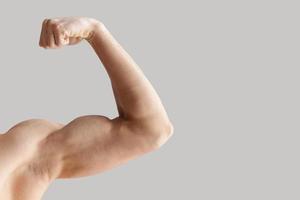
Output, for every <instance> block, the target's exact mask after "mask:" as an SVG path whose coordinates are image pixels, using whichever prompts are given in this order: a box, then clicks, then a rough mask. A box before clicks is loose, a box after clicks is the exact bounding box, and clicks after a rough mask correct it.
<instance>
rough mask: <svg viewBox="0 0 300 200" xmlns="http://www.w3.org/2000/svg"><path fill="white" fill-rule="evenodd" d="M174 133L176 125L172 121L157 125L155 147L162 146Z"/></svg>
mask: <svg viewBox="0 0 300 200" xmlns="http://www.w3.org/2000/svg"><path fill="white" fill-rule="evenodd" d="M173 134H174V126H173V124H172V123H171V122H168V123H165V124H160V125H158V126H157V129H156V134H155V136H154V137H155V138H154V145H153V146H154V147H153V148H154V149H159V148H160V147H162V146H163V145H164V144H165V143H166V142H167V141H168V140H169V139H170V138H171V136H172V135H173Z"/></svg>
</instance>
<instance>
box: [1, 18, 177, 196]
mask: <svg viewBox="0 0 300 200" xmlns="http://www.w3.org/2000/svg"><path fill="white" fill-rule="evenodd" d="M82 40H86V41H87V42H88V43H89V44H90V45H91V46H92V48H93V49H94V50H95V52H96V54H97V55H98V57H99V59H100V61H101V62H102V63H103V65H104V67H105V70H106V71H107V73H108V75H109V78H110V80H111V85H112V89H113V93H114V96H115V100H116V104H117V108H118V113H119V116H117V117H115V118H113V119H110V118H108V117H105V116H101V115H85V116H80V117H77V118H75V119H73V120H72V121H71V122H69V123H68V124H66V125H64V124H61V123H57V122H50V121H48V120H45V119H30V120H26V121H22V122H20V123H19V124H17V125H15V126H13V127H12V128H10V129H9V130H8V131H7V132H6V133H5V134H0V199H1V200H38V199H41V198H42V196H43V194H44V192H45V191H46V190H47V188H48V186H49V185H50V184H51V183H52V182H53V181H54V180H55V179H58V178H74V177H81V176H90V175H93V174H96V173H100V172H103V171H105V170H109V169H112V168H114V167H116V166H118V165H121V164H123V163H126V162H127V161H129V160H131V159H134V158H136V157H138V156H141V155H143V154H145V153H148V152H150V151H154V150H156V149H158V148H159V147H161V146H162V145H163V144H164V143H165V142H166V141H167V140H168V139H169V138H170V136H171V135H172V134H173V126H172V124H171V122H170V120H169V118H168V116H167V113H166V111H165V109H164V107H163V105H162V103H161V101H160V98H159V96H158V95H157V93H156V92H155V90H154V89H153V87H152V86H151V84H150V82H149V81H148V80H147V78H146V77H145V76H144V75H143V72H142V71H141V69H140V68H139V67H138V66H137V64H136V63H135V62H134V61H133V60H132V58H131V57H130V56H129V55H128V54H127V53H126V51H125V50H124V49H123V48H122V47H121V46H120V44H119V43H118V42H117V41H116V40H115V39H114V38H113V36H112V35H111V34H110V33H109V31H108V30H107V29H106V27H105V26H104V24H103V23H101V22H99V21H97V20H96V19H94V18H88V17H60V18H54V19H46V20H44V21H43V25H42V30H41V36H40V42H39V45H40V46H41V47H43V48H45V49H53V48H61V47H63V46H65V45H74V44H77V43H78V42H80V41H82ZM55 98H63V97H58V96H57V97H55Z"/></svg>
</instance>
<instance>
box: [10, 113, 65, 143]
mask: <svg viewBox="0 0 300 200" xmlns="http://www.w3.org/2000/svg"><path fill="white" fill-rule="evenodd" d="M63 126H64V125H63V124H61V123H58V122H54V121H50V120H47V119H39V118H32V119H26V120H23V121H21V122H19V123H17V124H15V125H14V126H12V127H11V128H10V129H9V130H8V131H7V133H6V134H5V135H7V136H8V137H10V138H15V139H19V140H22V139H25V138H27V139H30V138H32V139H33V138H36V139H39V138H40V139H42V138H43V137H47V135H48V134H49V133H51V132H53V131H56V130H58V129H61V128H62V127H63Z"/></svg>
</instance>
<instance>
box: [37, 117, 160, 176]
mask: <svg viewBox="0 0 300 200" xmlns="http://www.w3.org/2000/svg"><path fill="white" fill-rule="evenodd" d="M155 140H156V138H155V137H153V136H150V134H146V133H143V131H142V129H140V128H136V127H135V126H132V124H131V123H130V122H127V121H124V120H122V119H120V118H115V119H112V120H111V119H109V118H107V117H104V116H99V115H86V116H81V117H78V118H76V119H74V120H72V121H71V122H70V123H69V124H67V125H66V126H64V127H63V128H61V129H58V130H56V131H54V132H53V133H51V134H49V135H48V136H47V137H46V138H45V139H44V140H43V141H42V142H41V143H40V147H39V149H40V151H39V154H40V156H39V163H40V165H41V166H42V167H47V168H48V169H47V171H48V172H49V173H50V176H52V177H54V178H71V177H79V176H88V175H92V174H95V173H99V172H102V171H105V170H108V169H110V168H113V167H115V166H118V165H120V164H122V163H124V162H127V161H129V160H131V159H133V158H135V157H137V156H139V155H142V154H144V153H146V152H149V151H151V150H153V147H154V145H153V144H154V143H155V142H156V141H155Z"/></svg>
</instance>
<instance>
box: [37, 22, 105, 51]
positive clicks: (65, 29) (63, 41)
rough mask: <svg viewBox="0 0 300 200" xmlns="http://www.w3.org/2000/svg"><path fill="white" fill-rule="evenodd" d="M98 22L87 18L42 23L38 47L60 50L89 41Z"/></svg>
mask: <svg viewBox="0 0 300 200" xmlns="http://www.w3.org/2000/svg"><path fill="white" fill-rule="evenodd" d="M99 23H100V22H99V21H97V20H96V19H93V18H88V17H60V18H53V19H45V20H44V21H43V25H42V30H41V36H40V42H39V45H40V46H41V47H44V48H47V49H48V48H52V49H56V48H60V47H63V46H64V45H74V44H77V43H79V42H80V41H81V40H83V39H86V40H89V39H90V38H91V36H92V34H93V30H94V27H95V26H96V25H97V24H99Z"/></svg>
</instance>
